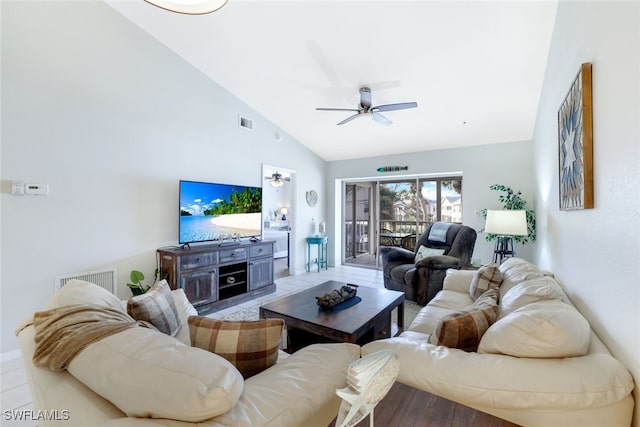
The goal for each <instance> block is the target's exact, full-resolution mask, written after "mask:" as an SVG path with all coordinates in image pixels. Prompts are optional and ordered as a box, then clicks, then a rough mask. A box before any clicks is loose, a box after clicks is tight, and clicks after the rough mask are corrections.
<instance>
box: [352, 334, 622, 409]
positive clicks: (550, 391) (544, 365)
mask: <svg viewBox="0 0 640 427" xmlns="http://www.w3.org/2000/svg"><path fill="white" fill-rule="evenodd" d="M385 349H390V350H393V351H395V352H396V354H397V355H398V357H399V358H400V374H399V375H398V382H401V383H403V384H406V385H409V386H411V387H415V388H417V389H420V390H424V391H426V392H429V393H433V394H436V395H438V396H441V397H444V398H446V399H450V400H453V401H455V402H459V403H462V404H465V405H468V406H486V407H491V408H509V409H526V408H546V409H547V410H563V411H568V410H571V409H584V408H594V407H602V406H608V405H611V404H614V403H617V402H620V401H622V400H623V399H625V398H626V397H627V396H628V395H629V394H630V393H631V391H632V390H633V388H634V383H633V379H632V377H631V375H630V374H629V372H628V371H627V370H626V369H625V368H624V366H622V364H621V363H620V362H618V361H617V360H616V359H614V358H613V357H612V356H611V355H608V354H602V353H596V354H588V355H586V356H582V357H571V358H558V359H531V358H517V357H512V356H505V355H500V354H478V353H467V352H464V351H462V350H458V349H450V348H447V347H443V346H434V345H431V344H429V343H428V342H426V340H417V339H415V337H412V336H407V337H402V336H401V337H396V338H389V339H385V340H379V341H373V342H371V343H369V344H367V345H365V346H364V347H363V348H362V356H365V355H367V354H370V353H373V352H376V351H379V350H385Z"/></svg>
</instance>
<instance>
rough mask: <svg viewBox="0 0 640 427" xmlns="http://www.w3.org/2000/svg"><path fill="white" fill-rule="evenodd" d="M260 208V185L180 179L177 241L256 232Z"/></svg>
mask: <svg viewBox="0 0 640 427" xmlns="http://www.w3.org/2000/svg"><path fill="white" fill-rule="evenodd" d="M261 211H262V189H261V188H257V187H245V186H241V185H226V184H212V183H204V182H190V181H183V182H181V183H180V243H187V242H201V241H208V240H220V239H226V238H231V237H248V236H258V235H260V232H261V227H260V221H261V218H262V215H261Z"/></svg>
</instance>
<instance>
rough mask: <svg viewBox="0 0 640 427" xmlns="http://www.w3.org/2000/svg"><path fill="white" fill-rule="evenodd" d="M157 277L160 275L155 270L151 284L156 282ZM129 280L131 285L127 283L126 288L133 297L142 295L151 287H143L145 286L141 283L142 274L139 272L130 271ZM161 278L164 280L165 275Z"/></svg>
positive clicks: (158, 271) (157, 270)
mask: <svg viewBox="0 0 640 427" xmlns="http://www.w3.org/2000/svg"><path fill="white" fill-rule="evenodd" d="M159 275H160V270H159V269H157V268H156V270H155V271H154V273H153V283H155V282H157V281H158V276H159ZM129 278H130V280H131V283H127V286H128V287H129V289H131V293H132V294H133V296H134V297H135V296H136V295H142V294H144V293H145V292H147V291H148V290H149V289H151V286H153V285H151V286H145V284H144V283H142V281H143V280H144V274H143V273H142V272H141V271H138V270H131V274H129ZM163 278H166V275H165V277H163Z"/></svg>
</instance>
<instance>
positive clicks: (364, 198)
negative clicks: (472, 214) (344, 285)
mask: <svg viewBox="0 0 640 427" xmlns="http://www.w3.org/2000/svg"><path fill="white" fill-rule="evenodd" d="M344 200H345V204H344V242H343V243H344V261H345V262H346V263H349V264H356V265H362V266H368V267H379V265H380V260H379V257H378V255H379V252H380V250H379V249H380V247H381V246H400V247H404V248H406V249H409V250H414V249H415V244H416V240H417V239H418V237H419V236H420V235H422V233H424V232H425V231H426V230H427V228H428V227H429V225H431V224H433V223H434V222H436V221H443V222H452V223H461V222H462V177H460V176H453V177H412V178H405V179H394V180H386V181H382V180H381V181H369V182H357V183H355V182H350V183H346V184H345V194H344Z"/></svg>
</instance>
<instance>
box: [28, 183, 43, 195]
mask: <svg viewBox="0 0 640 427" xmlns="http://www.w3.org/2000/svg"><path fill="white" fill-rule="evenodd" d="M24 194H26V195H27V196H45V195H47V194H49V185H48V184H29V183H27V184H25V186H24Z"/></svg>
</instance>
